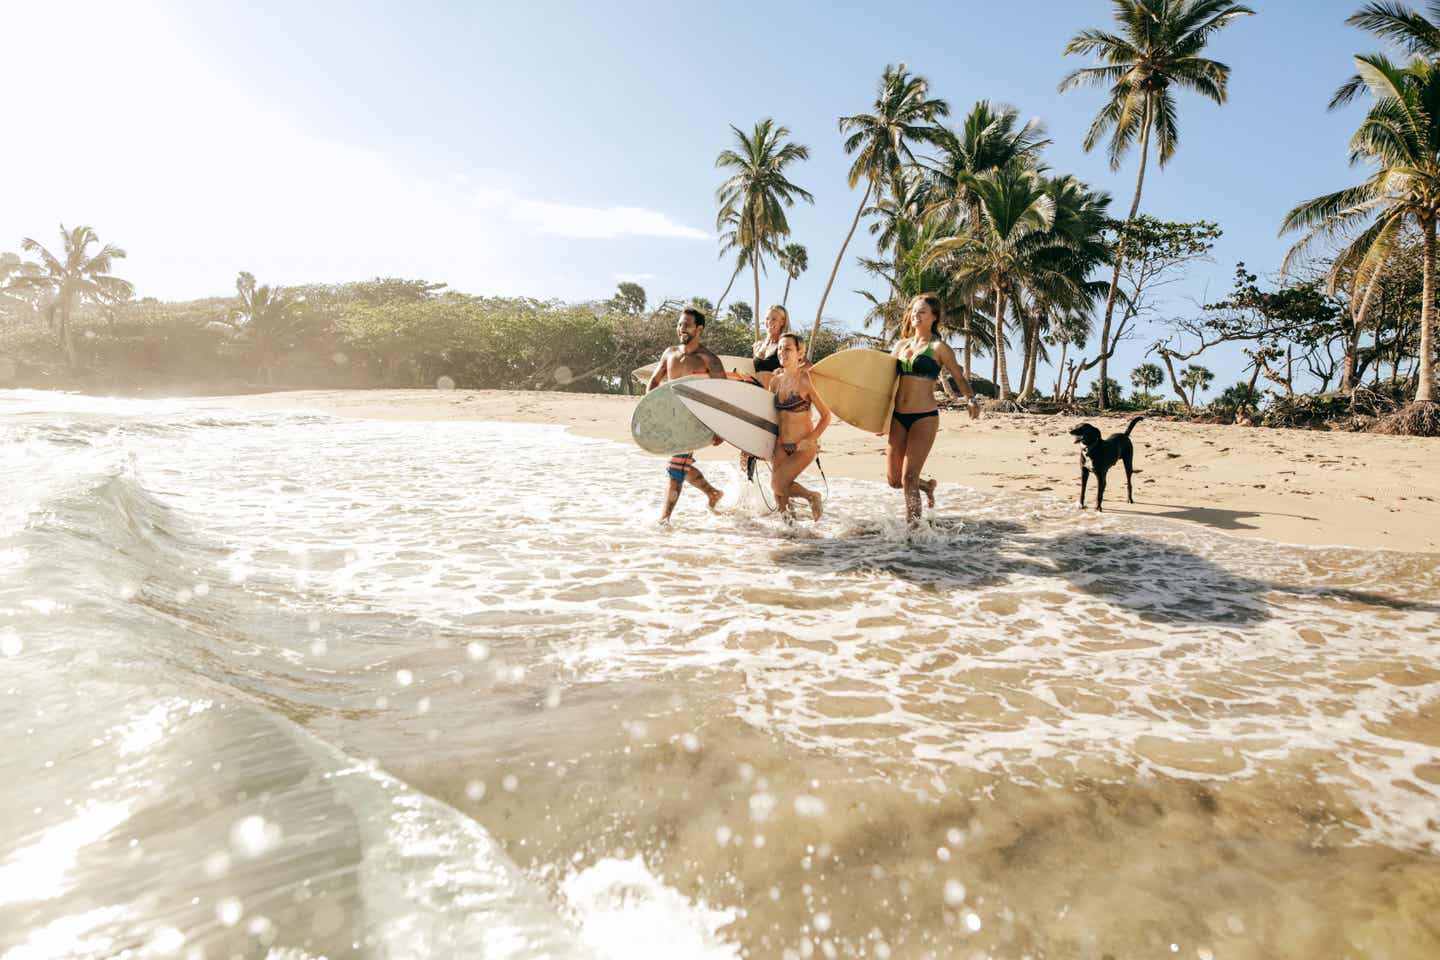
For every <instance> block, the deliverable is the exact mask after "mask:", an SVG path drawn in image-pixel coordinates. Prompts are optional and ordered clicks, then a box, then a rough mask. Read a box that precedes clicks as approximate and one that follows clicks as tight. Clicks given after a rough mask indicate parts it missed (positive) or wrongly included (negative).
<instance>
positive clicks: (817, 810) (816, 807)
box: [795, 793, 825, 817]
mask: <svg viewBox="0 0 1440 960" xmlns="http://www.w3.org/2000/svg"><path fill="white" fill-rule="evenodd" d="M795 813H796V815H797V816H801V817H823V816H825V801H824V800H821V799H820V798H819V797H812V796H809V795H808V794H803V793H802V794H801V795H800V796H798V797H796V798H795Z"/></svg>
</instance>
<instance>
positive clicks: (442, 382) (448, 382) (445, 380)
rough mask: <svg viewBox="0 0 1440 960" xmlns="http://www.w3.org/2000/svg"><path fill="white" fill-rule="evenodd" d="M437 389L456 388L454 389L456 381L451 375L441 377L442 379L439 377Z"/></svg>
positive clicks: (436, 382)
mask: <svg viewBox="0 0 1440 960" xmlns="http://www.w3.org/2000/svg"><path fill="white" fill-rule="evenodd" d="M435 389H436V390H454V389H455V381H454V380H452V379H451V378H450V377H441V378H440V379H438V380H436V381H435Z"/></svg>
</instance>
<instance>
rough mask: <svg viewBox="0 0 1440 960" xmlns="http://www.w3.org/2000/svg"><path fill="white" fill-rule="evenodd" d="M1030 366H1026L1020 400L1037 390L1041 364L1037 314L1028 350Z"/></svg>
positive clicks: (1033, 322)
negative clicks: (1036, 370)
mask: <svg viewBox="0 0 1440 960" xmlns="http://www.w3.org/2000/svg"><path fill="white" fill-rule="evenodd" d="M1026 353H1027V354H1028V356H1027V361H1028V363H1029V366H1027V367H1026V368H1025V378H1024V382H1023V383H1022V385H1021V387H1020V400H1021V401H1022V402H1023V401H1025V400H1029V399H1030V395H1031V394H1032V393H1034V392H1035V368H1036V367H1038V366H1040V317H1039V316H1038V315H1037V316H1036V317H1035V319H1034V320H1033V321H1032V323H1031V325H1030V341H1029V346H1028V348H1027V350H1026Z"/></svg>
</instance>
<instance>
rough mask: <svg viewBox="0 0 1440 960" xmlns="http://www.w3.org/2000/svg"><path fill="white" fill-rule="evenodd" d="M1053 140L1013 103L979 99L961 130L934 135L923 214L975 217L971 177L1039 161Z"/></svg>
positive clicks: (971, 308)
mask: <svg viewBox="0 0 1440 960" xmlns="http://www.w3.org/2000/svg"><path fill="white" fill-rule="evenodd" d="M1049 144H1050V141H1049V140H1047V139H1046V138H1045V128H1044V126H1043V125H1042V124H1041V123H1040V121H1038V120H1030V121H1028V122H1027V123H1025V124H1023V125H1022V124H1020V112H1019V111H1018V110H1016V109H1015V108H1014V107H1008V106H998V107H997V106H996V105H995V104H993V103H991V102H990V101H989V100H980V101H978V102H977V103H976V104H975V106H973V107H971V108H970V112H969V113H968V114H966V115H965V119H964V121H963V122H962V123H961V124H960V127H959V128H958V129H956V130H951V129H948V128H941V129H940V131H939V133H938V135H937V137H936V140H935V145H936V147H937V148H938V149H939V155H938V157H937V158H935V159H934V160H932V161H931V162H930V163H929V164H926V165H925V173H926V178H927V180H928V189H927V191H926V193H927V199H928V200H929V203H928V205H927V208H926V214H925V215H926V216H927V217H929V218H934V217H946V218H951V219H955V220H958V221H961V222H968V223H975V222H977V221H978V219H979V216H980V214H979V211H978V210H977V209H976V205H975V198H974V197H973V196H972V195H971V194H970V193H969V191H968V189H967V187H966V185H967V184H968V183H969V182H970V180H969V177H971V176H975V175H977V174H981V173H984V172H985V171H986V170H994V169H995V168H997V167H1003V166H1005V165H1006V164H1007V163H1009V162H1010V161H1012V160H1017V159H1023V160H1025V161H1027V162H1032V163H1038V162H1039V156H1040V152H1041V151H1042V150H1044V148H1045V147H1047V146H1049ZM967 307H968V309H967V310H966V311H965V316H964V318H963V320H962V333H963V334H964V338H965V346H964V361H963V362H964V368H965V375H966V377H969V376H970V362H971V355H972V353H973V350H972V340H973V339H974V336H975V332H976V329H975V327H974V326H973V325H972V323H971V318H972V317H973V315H974V314H975V301H974V298H973V297H972V298H971V299H970V301H969V302H968V303H967Z"/></svg>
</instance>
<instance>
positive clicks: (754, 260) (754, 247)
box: [750, 206, 760, 340]
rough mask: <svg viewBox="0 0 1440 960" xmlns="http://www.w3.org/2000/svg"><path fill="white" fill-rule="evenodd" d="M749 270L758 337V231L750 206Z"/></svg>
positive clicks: (758, 334)
mask: <svg viewBox="0 0 1440 960" xmlns="http://www.w3.org/2000/svg"><path fill="white" fill-rule="evenodd" d="M750 272H751V274H753V275H754V277H755V315H754V316H753V317H751V318H750V319H752V320H754V321H755V339H756V340H759V339H760V232H759V224H757V223H756V222H755V208H754V207H753V206H752V207H751V208H750Z"/></svg>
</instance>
